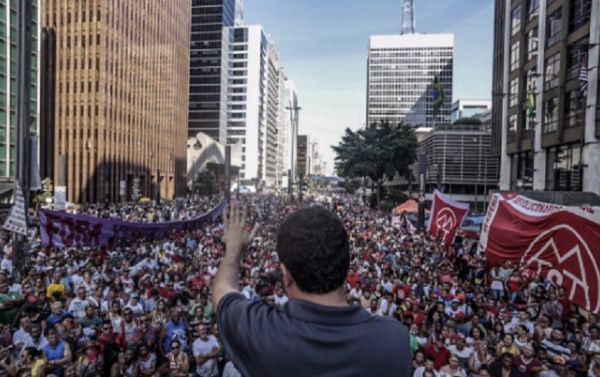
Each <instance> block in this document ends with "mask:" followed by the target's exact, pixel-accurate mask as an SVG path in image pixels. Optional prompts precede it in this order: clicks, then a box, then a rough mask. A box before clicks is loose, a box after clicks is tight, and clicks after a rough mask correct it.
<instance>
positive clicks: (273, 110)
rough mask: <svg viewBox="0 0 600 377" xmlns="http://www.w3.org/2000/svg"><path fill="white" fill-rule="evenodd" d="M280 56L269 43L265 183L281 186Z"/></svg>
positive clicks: (271, 185) (271, 42) (273, 45)
mask: <svg viewBox="0 0 600 377" xmlns="http://www.w3.org/2000/svg"><path fill="white" fill-rule="evenodd" d="M279 79H280V76H279V56H278V54H277V50H276V49H275V44H274V43H273V41H271V40H270V41H269V52H268V54H267V88H266V89H267V93H266V97H267V128H266V130H265V131H266V136H265V183H266V185H267V186H269V187H274V186H279V183H280V180H279V179H278V178H279V177H281V174H282V171H280V170H279V169H278V165H277V158H278V154H279V149H280V145H279V134H278V133H279V121H280V118H279V113H280V111H279V110H280V109H279V85H280V82H279Z"/></svg>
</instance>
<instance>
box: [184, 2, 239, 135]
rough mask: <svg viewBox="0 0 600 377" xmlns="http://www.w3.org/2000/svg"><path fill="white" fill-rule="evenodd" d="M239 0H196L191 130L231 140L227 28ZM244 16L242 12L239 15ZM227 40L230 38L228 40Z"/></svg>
mask: <svg viewBox="0 0 600 377" xmlns="http://www.w3.org/2000/svg"><path fill="white" fill-rule="evenodd" d="M236 3H238V2H236V0H192V4H191V6H192V8H191V10H192V14H191V16H192V17H191V20H192V24H191V40H190V88H189V121H188V133H189V135H191V136H194V135H196V133H198V132H203V133H205V134H207V135H208V136H210V137H212V138H213V139H215V140H218V141H219V142H220V143H223V144H225V143H226V141H227V55H225V54H224V52H223V51H224V46H223V44H224V42H223V28H224V27H231V26H233V25H234V23H235V22H236ZM240 17H242V16H241V15H240V12H238V23H239V22H241V20H239V18H240ZM225 43H226V42H225Z"/></svg>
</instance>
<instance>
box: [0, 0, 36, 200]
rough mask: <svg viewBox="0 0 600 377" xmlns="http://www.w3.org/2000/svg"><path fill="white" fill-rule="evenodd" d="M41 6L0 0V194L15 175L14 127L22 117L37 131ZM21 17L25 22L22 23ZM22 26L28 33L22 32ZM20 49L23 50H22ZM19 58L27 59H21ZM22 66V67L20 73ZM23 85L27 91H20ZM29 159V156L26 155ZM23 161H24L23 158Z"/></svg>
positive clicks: (7, 191) (31, 1) (27, 1)
mask: <svg viewBox="0 0 600 377" xmlns="http://www.w3.org/2000/svg"><path fill="white" fill-rule="evenodd" d="M39 19H40V8H39V3H38V0H21V1H16V0H11V1H9V0H5V1H0V198H1V199H2V201H4V199H5V197H4V196H5V194H6V197H8V198H9V197H10V195H11V192H12V188H13V183H12V182H13V181H14V178H15V176H16V175H17V154H18V150H17V144H18V143H19V140H18V139H17V130H18V127H19V121H20V120H21V118H22V117H24V118H25V119H24V124H28V125H29V128H30V133H31V134H34V135H35V134H38V128H39V123H38V122H39V112H40V106H39V104H40V98H39V95H40V91H39V71H38V67H39V61H40V52H39V49H40V23H39ZM21 20H23V21H24V24H21ZM25 29H28V30H30V33H27V32H24V30H25ZM22 53H23V54H22ZM21 59H25V60H28V62H27V61H21ZM21 67H25V70H26V71H24V72H22V74H23V75H24V76H21V72H19V70H20V68H21ZM21 79H23V80H25V81H26V82H24V85H23V87H22V88H25V89H26V90H27V91H28V92H27V93H23V94H21V93H19V90H21V89H20V86H21V82H20V81H21ZM27 161H29V159H27ZM24 162H25V161H24Z"/></svg>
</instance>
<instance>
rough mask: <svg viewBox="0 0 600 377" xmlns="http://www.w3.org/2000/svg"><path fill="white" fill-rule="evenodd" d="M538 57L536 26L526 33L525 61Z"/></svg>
mask: <svg viewBox="0 0 600 377" xmlns="http://www.w3.org/2000/svg"><path fill="white" fill-rule="evenodd" d="M537 56H538V28H537V26H536V27H535V28H533V29H531V30H529V31H528V32H527V60H531V59H534V58H537Z"/></svg>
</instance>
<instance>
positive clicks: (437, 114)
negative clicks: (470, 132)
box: [367, 34, 454, 127]
mask: <svg viewBox="0 0 600 377" xmlns="http://www.w3.org/2000/svg"><path fill="white" fill-rule="evenodd" d="M453 55H454V35H453V34H399V35H376V36H371V38H370V41H369V58H368V83H367V124H369V125H370V124H373V123H378V122H381V121H384V122H390V123H400V122H403V123H405V124H409V125H411V126H430V127H432V126H435V125H438V124H447V123H449V122H450V115H451V104H452V72H453V71H452V68H453ZM436 78H437V79H438V80H439V83H441V88H442V90H443V97H437V95H441V94H438V89H437V85H436ZM438 98H441V99H443V103H441V104H440V106H439V108H437V105H436V101H437V100H438Z"/></svg>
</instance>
